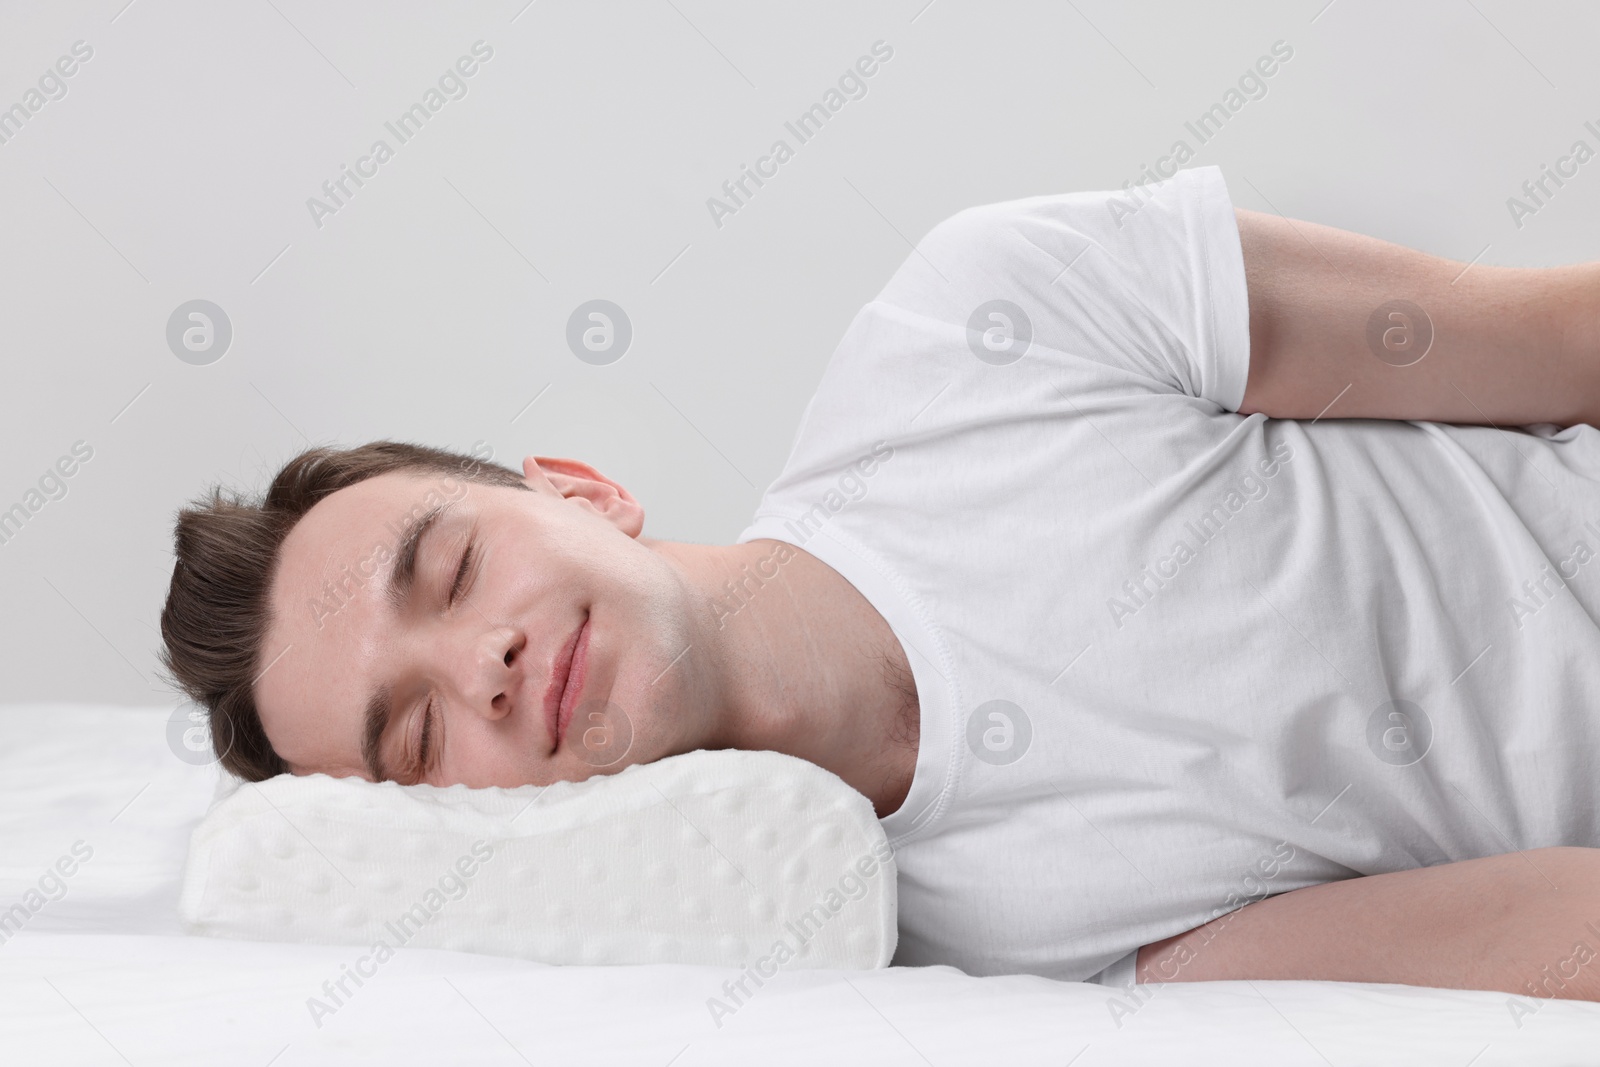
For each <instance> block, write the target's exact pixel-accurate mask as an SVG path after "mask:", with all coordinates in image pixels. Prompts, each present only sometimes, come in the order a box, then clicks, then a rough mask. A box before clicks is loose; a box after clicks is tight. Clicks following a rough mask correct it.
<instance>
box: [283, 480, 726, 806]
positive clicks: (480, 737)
mask: <svg viewBox="0 0 1600 1067" xmlns="http://www.w3.org/2000/svg"><path fill="white" fill-rule="evenodd" d="M539 464H543V467H542V468H541V466H540V465H539ZM539 464H536V463H535V462H534V461H533V460H532V459H530V460H528V461H526V462H525V463H524V466H523V470H524V473H525V475H526V477H525V479H524V482H525V484H527V485H528V486H529V488H530V489H531V490H532V491H531V492H529V491H524V490H522V489H518V488H513V487H508V486H488V485H483V484H479V483H473V482H468V481H466V480H464V479H462V478H459V477H455V476H452V475H449V474H444V473H432V472H420V471H406V472H396V473H389V474H382V475H378V476H376V477H373V478H369V479H367V480H365V481H362V482H359V483H357V484H355V485H352V486H348V487H347V488H344V489H341V490H339V491H338V492H336V493H333V494H330V495H329V496H328V497H327V498H326V499H324V500H321V501H319V502H318V503H317V504H316V506H314V507H313V508H312V509H311V510H310V511H308V512H307V513H306V514H305V515H304V516H303V517H302V518H301V519H300V521H299V522H298V523H297V524H296V525H295V527H294V529H293V530H291V531H290V533H289V535H288V537H287V538H286V539H285V540H284V543H283V547H282V550H281V557H282V558H281V562H280V566H279V569H278V572H277V574H276V576H275V578H274V581H273V585H272V589H271V591H270V600H271V605H272V611H273V619H272V623H271V625H270V627H269V629H268V633H267V640H266V644H265V646H264V654H263V656H262V662H263V664H267V666H266V667H265V671H264V673H263V674H262V675H261V676H260V678H259V679H258V681H257V682H256V685H255V695H256V704H257V708H258V710H259V712H260V715H261V721H262V725H263V727H264V729H265V730H266V733H267V737H268V739H269V740H270V741H271V743H272V746H273V749H274V750H275V751H276V752H277V753H278V754H279V755H280V756H281V757H282V758H283V759H284V760H285V761H286V762H287V763H288V765H289V769H290V770H291V771H292V772H293V773H296V774H311V773H315V772H321V773H324V774H329V775H333V776H335V777H346V776H352V775H353V776H356V777H361V778H366V779H368V780H385V779H393V780H395V781H398V782H401V783H413V782H428V783H430V784H433V785H451V784H456V783H462V784H465V785H469V786H474V787H479V786H506V787H511V786H518V785H527V784H535V785H544V784H547V783H549V782H554V781H578V780H581V779H584V778H588V777H590V776H591V775H594V774H610V773H614V772H616V771H618V770H621V769H622V768H623V767H625V766H628V765H629V764H633V763H645V762H649V761H651V760H655V759H659V758H661V757H662V756H667V755H673V754H675V753H677V752H686V751H691V750H692V749H694V748H696V747H700V746H699V743H698V739H699V738H700V737H702V736H703V734H704V731H705V729H706V722H705V721H704V719H705V716H706V712H707V709H709V707H710V706H711V699H712V693H711V692H710V691H709V690H710V688H711V687H710V685H709V683H708V681H707V679H706V678H705V676H704V675H703V673H701V672H698V670H697V668H696V658H695V657H693V656H680V654H681V653H682V652H683V651H684V649H685V648H686V647H687V646H688V645H689V644H690V627H689V625H688V623H689V619H690V615H689V612H690V611H691V610H693V609H692V601H691V599H690V597H689V594H688V591H687V588H686V586H685V583H684V582H683V581H682V580H681V579H680V576H679V574H678V572H677V571H675V570H674V569H672V567H671V566H670V565H669V564H668V563H667V561H666V560H665V559H664V558H663V557H662V556H661V555H660V554H659V553H657V552H654V551H652V550H651V549H650V548H648V547H647V546H646V545H645V544H641V543H640V541H639V540H637V538H638V536H639V531H640V529H641V527H642V524H643V511H642V510H641V509H640V508H639V506H638V504H637V502H635V501H634V500H633V498H632V497H631V496H629V495H628V493H627V491H626V490H625V489H623V488H622V487H621V486H618V485H616V484H615V483H613V482H610V481H609V480H607V479H605V478H604V477H603V476H602V475H600V474H599V473H598V472H596V471H594V470H593V468H591V467H588V466H587V465H585V464H581V463H577V462H575V461H572V460H551V459H544V458H542V457H541V458H540V460H539ZM435 511H437V514H436V517H435V518H434V520H433V521H432V522H431V523H429V524H428V525H427V526H426V530H425V532H424V533H423V534H422V535H421V537H420V539H419V540H417V541H416V543H415V553H414V557H413V566H412V567H411V568H410V569H411V572H412V578H411V580H410V582H409V583H406V582H405V581H403V579H401V578H400V575H401V574H402V573H403V572H404V571H405V570H406V568H405V567H404V566H402V559H403V558H404V557H405V555H406V552H405V547H404V546H405V541H406V539H407V534H408V533H409V532H411V531H412V530H413V529H415V528H416V527H417V526H418V525H420V522H419V520H421V519H423V518H424V517H426V516H428V515H429V514H430V513H434V512H435ZM469 546H470V552H469ZM463 559H465V562H466V567H465V570H462V568H461V564H462V562H463ZM458 579H459V585H458ZM452 588H455V589H456V590H457V592H456V593H455V594H454V598H453V599H452ZM402 592H403V595H402ZM586 623H587V633H586V634H585V637H584V644H586V646H587V647H586V650H585V653H586V654H585V656H584V658H585V659H586V661H587V663H586V672H585V678H584V681H583V685H582V693H581V697H580V699H579V700H578V701H577V702H576V706H575V708H574V710H573V712H572V713H571V718H570V721H569V722H567V723H566V724H565V726H566V729H565V732H564V736H563V737H562V738H561V741H560V744H559V745H557V743H556V738H555V737H554V736H553V734H552V732H551V727H550V723H549V720H548V718H547V705H546V700H547V697H548V696H549V694H550V692H551V686H552V678H554V679H555V681H554V692H555V694H557V695H559V694H560V692H561V689H562V682H561V667H562V657H563V652H564V651H565V650H566V649H568V648H570V647H571V642H572V640H573V639H574V638H575V637H576V636H577V635H578V634H579V633H580V630H581V629H582V628H584V627H585V624H586ZM275 657H277V658H276V659H275ZM675 661H676V662H675ZM577 680H578V678H577V674H576V673H574V674H573V675H572V681H573V683H574V684H576V683H577ZM379 694H386V696H385V697H384V698H383V699H381V700H380V699H378V696H379ZM572 695H573V694H571V693H569V694H568V696H569V699H570V698H571V697H572ZM379 705H386V706H387V707H388V708H389V714H388V716H387V719H386V722H385V724H384V728H383V730H382V733H381V735H378V740H377V744H376V746H375V748H373V749H370V751H371V752H372V754H374V755H376V757H377V759H376V761H375V762H376V764H377V766H376V767H374V766H372V765H371V762H370V761H369V760H368V759H367V758H366V756H365V755H364V745H363V737H364V735H365V734H366V731H367V729H368V723H369V721H370V717H369V708H373V707H377V706H379ZM696 712H698V716H697V714H696ZM425 719H426V720H427V722H426V729H427V735H428V737H427V746H426V747H427V750H428V754H427V766H426V767H425V768H422V767H421V765H420V764H419V763H418V762H417V756H418V753H419V747H420V743H421V736H422V731H423V729H424V720H425Z"/></svg>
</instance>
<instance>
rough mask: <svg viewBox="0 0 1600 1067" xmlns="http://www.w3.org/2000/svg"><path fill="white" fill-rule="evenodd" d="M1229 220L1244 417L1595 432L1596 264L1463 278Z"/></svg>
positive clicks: (1598, 379) (1372, 242)
mask: <svg viewBox="0 0 1600 1067" xmlns="http://www.w3.org/2000/svg"><path fill="white" fill-rule="evenodd" d="M1236 215H1237V218H1238V222H1239V239H1240V243H1241V245H1242V247H1243V250H1244V269H1245V279H1246V284H1247V286H1248V289H1249V300H1250V374H1249V378H1248V381H1247V384H1246V387H1245V393H1244V403H1243V405H1242V406H1241V407H1240V408H1239V411H1240V413H1241V414H1246V415H1249V414H1253V413H1255V412H1262V413H1265V414H1266V415H1268V416H1270V417H1272V418H1280V419H1314V418H1317V417H1318V416H1322V417H1324V418H1345V419H1351V418H1376V419H1426V420H1430V421H1434V422H1460V423H1479V424H1493V425H1498V426H1518V425H1524V424H1528V423H1536V422H1553V423H1557V424H1559V425H1561V426H1569V425H1571V424H1573V423H1575V422H1588V423H1590V424H1596V423H1600V263H1585V264H1577V265H1573V266H1564V267H1548V268H1526V267H1489V266H1484V265H1482V264H1477V265H1474V266H1472V267H1471V268H1470V269H1469V268H1468V265H1467V264H1466V263H1458V262H1455V261H1453V260H1448V259H1442V258H1440V257H1438V256H1432V255H1428V254H1427V253H1425V252H1418V251H1416V250H1415V249H1410V248H1405V247H1403V246H1401V245H1396V244H1391V243H1389V242H1387V241H1380V240H1378V239H1377V238H1375V237H1365V236H1362V235H1361V234H1356V233H1350V232H1349V231H1346V230H1339V229H1334V228H1333V227H1331V226H1319V225H1317V224H1316V223H1310V222H1300V221H1298V220H1293V221H1292V220H1288V219H1284V218H1280V217H1279V216H1277V215H1268V214H1263V213H1261V212H1257V211H1247V210H1244V209H1238V210H1237V211H1236ZM1396 301H1404V302H1405V304H1395V302H1396ZM1406 305H1410V307H1407V306H1406ZM1380 309H1381V310H1380ZM1415 309H1420V312H1421V313H1420V314H1418V312H1417V311H1416V310H1415ZM1418 357H1420V358H1418ZM1412 360H1416V362H1411V361H1412ZM1402 364H1409V365H1402Z"/></svg>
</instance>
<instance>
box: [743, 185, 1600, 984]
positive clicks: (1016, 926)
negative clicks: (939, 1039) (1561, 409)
mask: <svg viewBox="0 0 1600 1067" xmlns="http://www.w3.org/2000/svg"><path fill="white" fill-rule="evenodd" d="M1147 192H1148V193H1149V197H1148V199H1146V200H1144V201H1143V202H1141V200H1138V199H1130V198H1129V197H1128V196H1127V195H1126V194H1121V193H1117V194H1113V193H1072V194H1066V195H1051V196H1038V197H1031V198H1027V199H1021V200H1015V201H1010V202H1007V203H999V204H990V205H985V206H981V207H976V208H972V209H969V210H966V211H962V212H960V213H959V214H957V215H955V216H953V217H951V218H950V219H947V220H946V221H944V222H942V223H940V224H939V225H938V226H936V227H935V228H934V229H933V230H932V231H931V232H930V233H929V234H928V235H927V236H926V237H925V238H924V239H923V240H922V241H921V242H920V243H919V244H918V245H917V247H916V251H915V252H914V254H912V255H911V256H910V257H909V258H908V259H907V260H906V261H905V263H904V264H903V265H902V266H901V268H900V269H899V270H898V271H897V272H896V273H895V275H894V277H893V278H892V279H891V280H890V282H889V283H888V285H887V286H885V287H884V289H883V291H882V292H881V293H880V294H879V295H878V297H877V299H875V300H873V301H872V302H871V303H869V304H868V305H866V306H865V307H864V308H862V309H861V311H860V313H859V314H857V316H856V317H855V319H854V321H853V322H852V323H851V324H850V328H849V330H848V332H847V333H846V334H845V337H844V339H843V341H842V342H840V344H839V347H838V350H837V351H836V352H835V353H834V355H833V357H832V360H831V361H830V363H829V364H828V367H827V369H826V372H825V374H824V375H823V378H822V382H821V385H820V386H819V387H818V389H817V393H816V395H815V397H814V398H813V399H812V400H811V402H810V404H809V406H808V407H807V408H806V411H805V415H804V418H803V419H802V421H801V424H800V427H799V430H798V431H797V433H796V435H795V439H794V444H793V448H792V451H791V453H790V456H789V459H788V462H787V464H786V466H785V468H784V471H783V473H782V475H781V476H780V477H779V478H778V479H777V481H776V482H774V483H773V485H772V486H771V487H770V488H769V490H768V491H767V493H766V495H765V497H764V499H763V501H762V503H761V506H760V509H759V510H758V512H757V514H756V516H755V518H754V519H753V521H752V523H751V525H750V526H749V527H747V528H746V529H745V530H744V532H743V533H741V534H740V536H739V540H740V541H741V542H744V541H749V540H752V539H755V538H773V539H776V540H780V541H786V542H788V543H790V544H795V545H799V546H801V547H803V548H805V550H806V551H808V552H810V553H812V554H813V555H815V556H816V557H818V558H819V559H821V560H822V561H823V562H825V563H827V564H828V565H829V566H831V567H833V568H834V569H835V570H837V571H838V572H839V573H840V574H841V575H843V576H844V577H845V578H846V579H847V580H849V581H850V582H851V583H852V584H853V585H854V586H855V587H856V588H857V589H859V590H860V591H861V593H862V594H863V595H864V596H865V597H866V598H867V600H868V601H869V602H871V603H872V605H873V606H874V607H875V608H876V609H877V610H878V611H879V612H881V613H882V614H883V616H884V617H885V618H886V619H887V621H888V622H889V624H890V625H891V626H892V627H893V629H894V631H895V634H896V635H897V636H898V638H899V639H900V641H901V643H902V644H903V646H904V647H905V650H906V654H907V657H908V658H909V660H910V664H911V668H912V671H913V674H914V676H915V679H916V683H917V690H918V694H919V697H920V700H921V723H922V732H921V749H920V752H919V754H918V757H917V765H916V775H915V779H914V781H913V783H912V786H911V791H910V795H909V796H908V797H907V798H906V801H905V803H904V805H902V807H901V808H900V810H898V811H896V812H894V813H893V814H891V815H889V816H888V817H886V818H885V819H884V820H883V825H884V828H885V830H886V831H887V832H888V834H889V838H890V842H891V844H892V845H893V846H894V847H895V850H896V860H897V863H898V865H899V871H900V948H899V951H898V953H897V955H896V957H895V962H896V963H899V964H911V965H923V964H951V965H954V966H956V967H959V968H960V969H962V970H964V971H966V972H968V973H970V974H975V975H988V974H998V973H1018V972H1022V973H1034V974H1040V975H1044V976H1047V977H1052V978H1058V979H1069V980H1072V979H1089V978H1091V977H1092V976H1098V980H1102V981H1113V980H1114V981H1118V982H1120V981H1122V980H1124V979H1127V978H1130V977H1131V975H1132V963H1133V954H1134V953H1136V952H1137V950H1138V948H1139V947H1140V946H1141V945H1145V944H1148V943H1151V942H1155V941H1159V940H1162V939H1164V938H1167V937H1170V936H1172V935H1175V934H1178V933H1182V932H1184V931H1186V930H1189V929H1192V928H1194V927H1196V926H1199V925H1201V924H1202V923H1205V922H1207V921H1209V920H1211V919H1213V918H1215V917H1217V916H1219V915H1222V914H1224V913H1226V912H1228V911H1231V910H1233V909H1235V908H1238V907H1241V906H1243V905H1244V904H1247V903H1250V902H1252V901H1254V900H1258V899H1261V898H1263V897H1265V896H1268V895H1271V894H1276V893H1281V892H1286V891H1289V890H1293V889H1298V888H1301V887H1304V886H1309V885H1313V884H1317V883H1321V882H1327V881H1332V880H1335V879H1341V878H1349V877H1352V876H1355V875H1366V874H1377V873H1381V872H1387V871H1397V870H1403V869H1409V868H1415V867H1422V866H1429V865H1433V864H1438V863H1444V862H1449V861H1454V860H1461V859H1467V858H1471V857H1477V856H1487V855H1495V854H1500V853H1505V852H1510V851H1512V850H1515V849H1531V848H1536V847H1541V846H1548V845H1588V846H1600V797H1597V791H1600V774H1597V773H1596V771H1597V767H1596V763H1597V760H1600V712H1597V709H1600V630H1597V628H1596V622H1595V620H1596V618H1600V562H1597V561H1596V559H1595V551H1594V550H1595V549H1596V548H1597V547H1600V482H1597V478H1600V433H1597V432H1596V431H1595V430H1594V429H1593V428H1591V427H1589V426H1577V427H1573V428H1570V429H1567V430H1563V431H1559V432H1558V430H1557V428H1556V427H1554V426H1549V425H1544V426H1540V427H1530V428H1527V429H1525V430H1511V431H1508V430H1497V429H1493V428H1490V427H1466V426H1447V425H1440V424H1435V423H1427V422H1386V421H1378V420H1339V419H1335V418H1324V419H1322V420H1321V421H1318V422H1312V423H1307V422H1299V421H1287V420H1276V419H1268V418H1266V417H1265V416H1263V415H1259V414H1258V415H1250V416H1241V415H1239V414H1237V412H1236V409H1237V408H1238V406H1239V404H1240V403H1241V401H1242V397H1243V395H1244V388H1245V380H1246V373H1247V370H1248V366H1249V353H1250V345H1249V330H1248V321H1249V320H1248V308H1247V293H1246V286H1245V276H1244V265H1243V256H1242V252H1241V248H1240V243H1239V235H1238V228H1237V225H1236V221H1235V217H1234V213H1233V207H1232V204H1231V202H1230V200H1229V197H1228V192H1227V189H1226V187H1225V185H1224V184H1223V179H1222V175H1221V172H1220V171H1219V170H1218V169H1217V168H1216V167H1200V168H1195V169H1191V170H1185V171H1180V172H1179V173H1178V174H1177V176H1175V177H1174V178H1172V179H1170V180H1168V181H1165V182H1162V183H1160V184H1159V185H1153V186H1150V187H1148V190H1147ZM992 301H1006V302H1009V304H1010V306H1009V307H1008V306H1006V305H1005V304H998V305H997V304H993V303H991V302H992ZM975 313H976V315H975ZM969 323H971V324H972V325H969ZM980 353H981V354H982V356H983V358H980V355H979V354H980ZM1019 354H1020V358H1017V357H1018V355H1019ZM1374 358H1377V357H1376V356H1375V357H1374ZM1424 358H1436V359H1447V358H1449V357H1448V353H1446V352H1442V351H1441V352H1435V353H1432V354H1430V355H1429V356H1426V357H1424ZM1507 358H1514V354H1508V357H1507ZM1329 399H1330V400H1331V399H1332V397H1330V398H1329ZM730 624H731V623H730ZM994 702H1003V703H994ZM1102 972H1103V973H1102Z"/></svg>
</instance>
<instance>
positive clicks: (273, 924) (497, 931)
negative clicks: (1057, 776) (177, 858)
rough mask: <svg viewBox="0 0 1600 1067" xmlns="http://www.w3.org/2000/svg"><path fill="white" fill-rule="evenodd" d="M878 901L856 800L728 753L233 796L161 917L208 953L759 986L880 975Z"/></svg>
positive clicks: (890, 896)
mask: <svg viewBox="0 0 1600 1067" xmlns="http://www.w3.org/2000/svg"><path fill="white" fill-rule="evenodd" d="M895 902H896V896H895V866H894V857H893V853H892V851H891V850H890V848H889V845H888V841H887V840H886V838H885V836H884V833H883V829H882V827H881V826H880V825H879V823H878V820H877V817H876V815H875V813H874V811H873V808H872V804H871V802H870V801H868V800H867V798H866V797H865V796H863V795H861V794H860V793H858V792H856V791H855V790H854V789H852V788H851V787H850V786H848V785H846V784H845V783H844V782H843V781H842V780H841V779H840V778H838V777H837V776H835V775H834V774H832V773H831V772H829V771H826V770H824V769H823V768H821V767H818V766H816V765H815V764H812V763H809V762H807V761H805V760H801V759H796V758H795V757H793V756H786V755H782V754H780V753H776V752H747V751H736V750H726V751H716V752H710V751H699V752H691V753H688V754H686V755H682V756H672V757H669V758H667V759H662V760H658V761H656V762H654V763H647V764H637V765H634V766H631V767H627V768H625V769H623V770H622V771H619V772H618V773H616V774H612V775H603V776H597V777H594V778H590V779H588V780H586V781H583V782H557V783H555V784H554V785H551V786H548V787H540V786H520V787H517V788H514V789H500V788H489V789H470V788H468V787H467V786H463V785H454V786H448V787H436V786H427V785H413V786H401V785H397V784H395V783H394V782H381V783H373V782H368V781H364V780H363V779H360V778H330V777H328V776H327V775H322V774H313V775H305V776H298V777H297V776H294V775H287V774H284V775H279V776H277V777H275V778H271V779H269V780H267V781H265V782H261V783H256V784H245V785H243V786H241V787H239V788H238V789H236V790H234V791H232V792H231V793H229V794H227V795H226V796H223V797H222V798H221V799H219V800H218V801H217V802H216V803H215V804H214V805H213V806H212V808H211V810H210V811H209V812H208V813H207V814H206V816H205V818H204V819H203V820H201V822H200V824H199V825H198V826H197V827H196V828H195V830H194V833H193V835H192V836H191V838H190V842H189V856H188V860H187V863H186V864H185V869H184V880H183V890H182V894H181V896H180V898H179V911H180V914H181V917H182V920H183V923H184V925H185V927H186V928H187V929H188V930H189V932H191V933H197V934H207V935H211V936H217V937H235V938H245V939H249V940H257V941H302V942H315V943H322V944H330V943H331V944H351V945H361V946H363V947H367V948H372V949H374V950H377V951H379V952H380V953H381V951H382V950H381V949H379V948H378V943H379V942H382V943H384V944H386V945H387V946H388V947H389V950H390V951H392V950H394V949H396V948H399V947H401V946H411V947H425V948H447V949H460V950H464V951H468V952H483V953H489V954H493V955H501V956H517V957H521V958H524V959H530V960H538V961H541V962H544V963H577V964H630V963H699V964H713V965H720V966H729V967H745V966H749V965H752V964H755V963H757V962H758V961H761V960H766V961H767V963H766V964H765V966H764V967H763V973H771V972H772V968H774V967H776V966H784V967H788V968H856V969H864V968H875V967H885V966H887V965H888V963H889V960H890V957H892V956H893V954H894V948H895V940H896V927H895ZM780 946H781V947H780ZM382 958H384V959H387V958H388V957H387V956H382Z"/></svg>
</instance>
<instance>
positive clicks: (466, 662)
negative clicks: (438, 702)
mask: <svg viewBox="0 0 1600 1067" xmlns="http://www.w3.org/2000/svg"><path fill="white" fill-rule="evenodd" d="M526 645H527V639H526V638H525V637H524V636H522V635H521V634H520V633H519V632H518V631H516V630H514V629H512V628H510V627H507V626H489V625H485V626H484V627H483V628H482V629H481V630H480V631H478V632H477V633H475V634H473V635H472V637H471V638H470V642H469V644H468V646H467V648H466V649H464V650H463V654H462V655H460V657H459V658H458V659H457V664H456V666H457V672H456V673H457V674H458V675H459V677H458V679H457V686H458V687H459V688H460V691H461V692H460V697H461V704H462V706H463V707H465V708H467V709H469V710H471V711H472V713H474V714H477V715H482V716H483V717H484V718H485V719H488V720H490V721H493V720H496V719H501V718H504V717H505V716H507V715H509V714H511V712H512V711H513V710H514V708H515V706H516V703H517V701H518V700H520V699H521V698H522V697H521V694H522V688H523V686H522V682H523V675H524V673H525V663H524V657H523V655H522V650H523V648H524V647H525V646H526Z"/></svg>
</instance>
